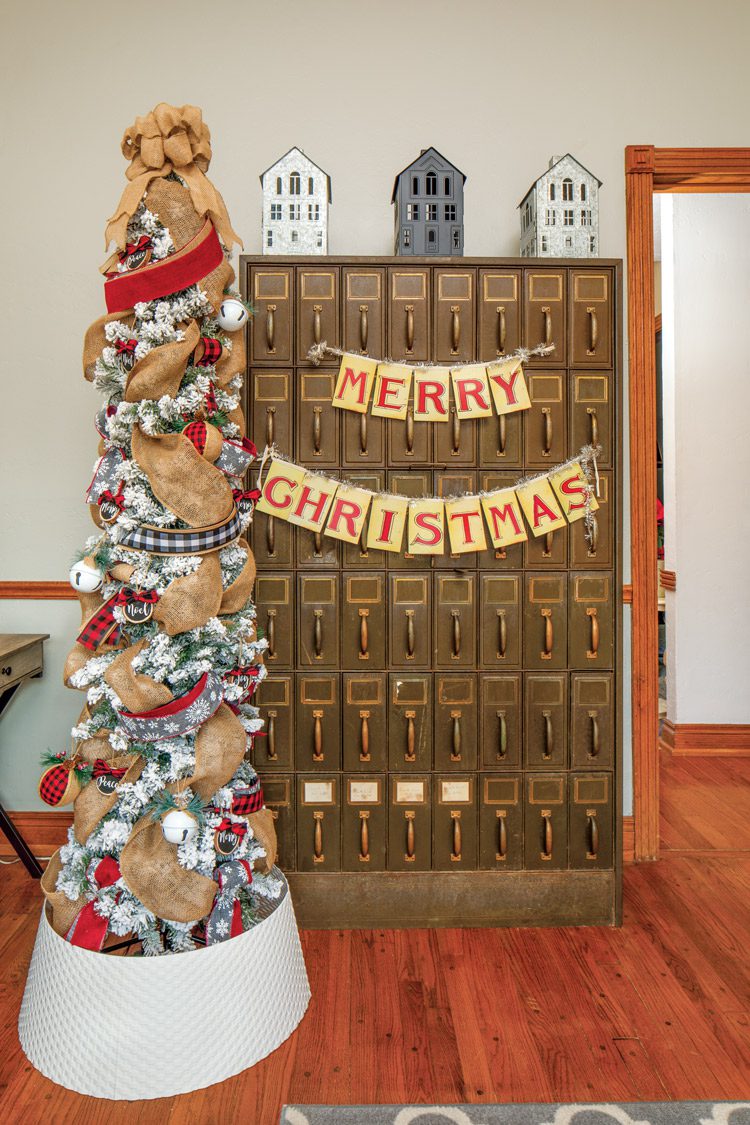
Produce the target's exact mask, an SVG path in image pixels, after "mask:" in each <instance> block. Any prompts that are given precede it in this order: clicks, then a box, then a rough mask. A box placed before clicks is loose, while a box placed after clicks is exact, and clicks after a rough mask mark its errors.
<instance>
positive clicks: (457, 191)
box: [391, 148, 466, 257]
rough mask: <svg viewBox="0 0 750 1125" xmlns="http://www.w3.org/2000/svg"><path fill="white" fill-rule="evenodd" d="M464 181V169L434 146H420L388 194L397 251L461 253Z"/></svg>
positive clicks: (403, 252) (462, 247)
mask: <svg viewBox="0 0 750 1125" xmlns="http://www.w3.org/2000/svg"><path fill="white" fill-rule="evenodd" d="M465 182H466V176H465V175H464V174H463V172H461V171H459V169H458V168H457V167H456V165H455V164H451V162H450V160H446V158H445V157H444V156H442V155H441V154H440V153H439V152H438V151H437V149H435V148H425V149H422V151H421V153H420V154H419V156H418V157H417V159H416V160H415V161H414V162H413V163H412V164H409V165H408V167H406V168H404V170H403V172H399V174H398V175H397V176H396V181H395V183H394V185H393V195H392V196H391V203H394V204H395V206H396V237H395V251H394V252H395V253H396V254H415V255H417V256H419V257H421V256H422V255H424V254H437V255H440V256H445V257H450V256H451V255H456V256H460V255H461V254H463V252H464V184H465Z"/></svg>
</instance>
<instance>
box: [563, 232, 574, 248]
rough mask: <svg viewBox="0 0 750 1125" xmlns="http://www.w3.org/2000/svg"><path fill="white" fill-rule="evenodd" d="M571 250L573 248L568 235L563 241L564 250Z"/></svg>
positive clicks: (571, 240)
mask: <svg viewBox="0 0 750 1125" xmlns="http://www.w3.org/2000/svg"><path fill="white" fill-rule="evenodd" d="M572 248H573V239H572V238H571V236H570V235H568V236H567V238H566V239H565V249H566V250H571V249H572Z"/></svg>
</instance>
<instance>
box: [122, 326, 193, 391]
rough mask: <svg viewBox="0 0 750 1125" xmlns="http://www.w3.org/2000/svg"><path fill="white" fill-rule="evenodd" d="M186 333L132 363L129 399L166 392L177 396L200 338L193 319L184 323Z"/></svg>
mask: <svg viewBox="0 0 750 1125" xmlns="http://www.w3.org/2000/svg"><path fill="white" fill-rule="evenodd" d="M184 333H185V336H184V339H182V340H176V341H174V342H173V343H167V344H160V345H159V347H158V348H152V349H151V351H150V352H147V353H146V355H144V357H143V359H139V360H138V362H137V363H135V364H134V365H133V367H132V369H131V371H130V374H129V375H128V380H127V383H126V384H125V401H126V402H140V401H141V400H142V399H149V400H154V401H158V399H160V398H161V397H162V396H163V395H169V397H170V398H175V397H176V395H177V392H178V390H179V389H180V383H181V382H182V377H183V375H184V374H185V368H186V367H187V362H188V359H189V358H190V356H191V355H192V353H193V350H194V349H195V345H196V344H197V342H198V340H199V339H200V330H199V328H198V325H197V324H196V322H195V321H194V320H191V321H190V322H189V324H187V325H186V326H185V328H184Z"/></svg>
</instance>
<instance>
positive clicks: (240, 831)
mask: <svg viewBox="0 0 750 1125" xmlns="http://www.w3.org/2000/svg"><path fill="white" fill-rule="evenodd" d="M214 831H216V832H234V834H235V836H237V838H238V839H240V840H244V838H245V836H247V821H244V820H230V819H229V817H228V816H225V817H224V818H223V820H222V822H221V824H219V825H218V826H217V827H216V828H215V830H214Z"/></svg>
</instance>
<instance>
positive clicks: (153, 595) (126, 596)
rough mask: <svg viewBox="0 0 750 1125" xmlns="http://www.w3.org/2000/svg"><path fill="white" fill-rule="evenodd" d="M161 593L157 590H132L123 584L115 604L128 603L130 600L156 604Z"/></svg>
mask: <svg viewBox="0 0 750 1125" xmlns="http://www.w3.org/2000/svg"><path fill="white" fill-rule="evenodd" d="M158 600H159V595H158V594H157V592H156V590H131V589H130V587H128V586H123V588H122V590H120V592H119V594H118V595H117V597H116V598H115V605H128V604H129V603H130V602H144V604H145V605H156V603H157V602H158Z"/></svg>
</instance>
